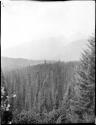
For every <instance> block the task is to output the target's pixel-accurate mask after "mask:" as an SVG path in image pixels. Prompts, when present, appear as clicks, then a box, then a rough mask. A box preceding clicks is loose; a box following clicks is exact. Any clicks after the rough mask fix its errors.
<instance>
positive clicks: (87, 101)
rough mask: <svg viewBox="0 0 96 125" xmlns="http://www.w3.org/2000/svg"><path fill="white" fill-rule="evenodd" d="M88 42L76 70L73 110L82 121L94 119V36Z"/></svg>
mask: <svg viewBox="0 0 96 125" xmlns="http://www.w3.org/2000/svg"><path fill="white" fill-rule="evenodd" d="M88 43H89V44H88V49H87V50H85V51H84V53H83V54H82V59H81V64H80V68H79V70H78V72H77V77H78V85H77V87H78V89H77V91H78V92H77V93H78V96H77V97H78V103H77V104H76V105H75V110H76V111H75V112H76V113H77V114H78V115H79V116H80V117H79V118H80V119H82V122H84V123H86V122H89V123H90V122H94V121H95V38H91V39H90V40H89V41H88Z"/></svg>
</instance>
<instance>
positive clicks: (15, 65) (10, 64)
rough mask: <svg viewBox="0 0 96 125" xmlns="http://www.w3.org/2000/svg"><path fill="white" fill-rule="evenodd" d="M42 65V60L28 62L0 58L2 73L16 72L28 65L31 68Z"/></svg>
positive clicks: (18, 59)
mask: <svg viewBox="0 0 96 125" xmlns="http://www.w3.org/2000/svg"><path fill="white" fill-rule="evenodd" d="M48 62H53V61H48ZM42 63H44V61H43V60H28V59H24V58H8V57H1V67H2V70H3V71H11V70H16V69H20V68H23V67H26V66H29V65H30V66H33V65H37V64H42Z"/></svg>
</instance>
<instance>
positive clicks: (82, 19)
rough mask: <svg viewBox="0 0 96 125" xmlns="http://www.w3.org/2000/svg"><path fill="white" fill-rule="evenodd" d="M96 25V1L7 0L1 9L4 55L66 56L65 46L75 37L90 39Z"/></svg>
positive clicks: (53, 57)
mask: <svg viewBox="0 0 96 125" xmlns="http://www.w3.org/2000/svg"><path fill="white" fill-rule="evenodd" d="M94 29H95V2H94V1H72V2H70V1H69V2H48V3H47V2H45V3H42V2H30V1H29V2H24V1H22V2H16V1H15V2H11V1H9V2H6V1H5V7H2V9H1V55H2V56H8V57H23V58H24V57H25V58H31V59H40V58H41V57H42V59H43V58H46V59H59V58H63V56H64V55H62V54H61V53H64V51H63V50H64V49H63V48H62V47H67V48H68V46H70V45H71V46H72V42H74V41H77V42H80V40H82V39H84V40H85V39H88V38H89V37H90V35H92V33H94ZM84 44H85V42H84ZM82 45H83V44H82ZM26 46H27V47H26ZM28 47H29V48H28ZM24 48H25V50H24ZM58 48H59V49H58ZM70 49H71V48H70ZM29 50H31V51H29ZM53 50H54V53H53ZM23 51H24V52H23ZM69 51H70V50H69ZM77 51H78V50H77ZM74 52H75V53H76V51H74ZM67 53H68V52H67ZM77 53H78V52H77ZM34 54H35V55H34ZM52 54H53V55H52ZM73 55H74V54H73ZM79 55H80V53H79ZM79 55H76V56H78V57H79ZM66 56H67V55H66ZM74 56H75V55H74ZM76 58H77V57H76ZM74 59H75V57H74Z"/></svg>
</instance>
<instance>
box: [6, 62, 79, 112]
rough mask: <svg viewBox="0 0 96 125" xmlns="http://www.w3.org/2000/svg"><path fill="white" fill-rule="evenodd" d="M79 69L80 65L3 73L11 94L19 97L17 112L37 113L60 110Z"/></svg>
mask: <svg viewBox="0 0 96 125" xmlns="http://www.w3.org/2000/svg"><path fill="white" fill-rule="evenodd" d="M77 65H79V62H68V63H64V62H57V63H54V64H39V65H36V66H28V67H25V68H22V69H17V70H14V71H4V75H5V79H6V81H7V88H8V92H9V94H11V93H13V92H14V91H15V92H16V94H17V98H16V100H15V101H14V100H13V101H12V104H13V103H14V104H13V106H14V108H16V109H18V111H22V110H23V109H25V110H31V109H34V110H36V111H37V112H49V111H51V110H52V109H54V108H55V109H58V108H59V106H60V105H61V102H62V100H63V97H64V94H65V93H66V90H67V87H68V85H69V84H70V83H71V82H72V76H73V74H74V69H75V67H76V66H77Z"/></svg>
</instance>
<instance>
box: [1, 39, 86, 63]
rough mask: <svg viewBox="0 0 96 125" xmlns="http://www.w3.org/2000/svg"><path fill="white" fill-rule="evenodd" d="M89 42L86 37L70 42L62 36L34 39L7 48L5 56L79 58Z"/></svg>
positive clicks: (51, 58)
mask: <svg viewBox="0 0 96 125" xmlns="http://www.w3.org/2000/svg"><path fill="white" fill-rule="evenodd" d="M86 43H87V40H86V39H79V40H78V39H77V40H74V41H71V40H70V42H68V40H66V39H64V38H62V37H58V38H57V37H56V38H55V37H52V38H46V39H41V40H37V41H36V40H33V41H31V42H27V43H23V44H20V45H18V46H14V47H12V48H7V49H6V51H5V54H4V52H3V51H2V54H3V56H5V57H6V55H7V56H8V57H15V58H21V57H22V58H28V59H33V60H44V59H46V60H59V59H60V60H62V61H74V60H79V59H80V55H81V52H82V50H83V49H84V48H85V46H86Z"/></svg>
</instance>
